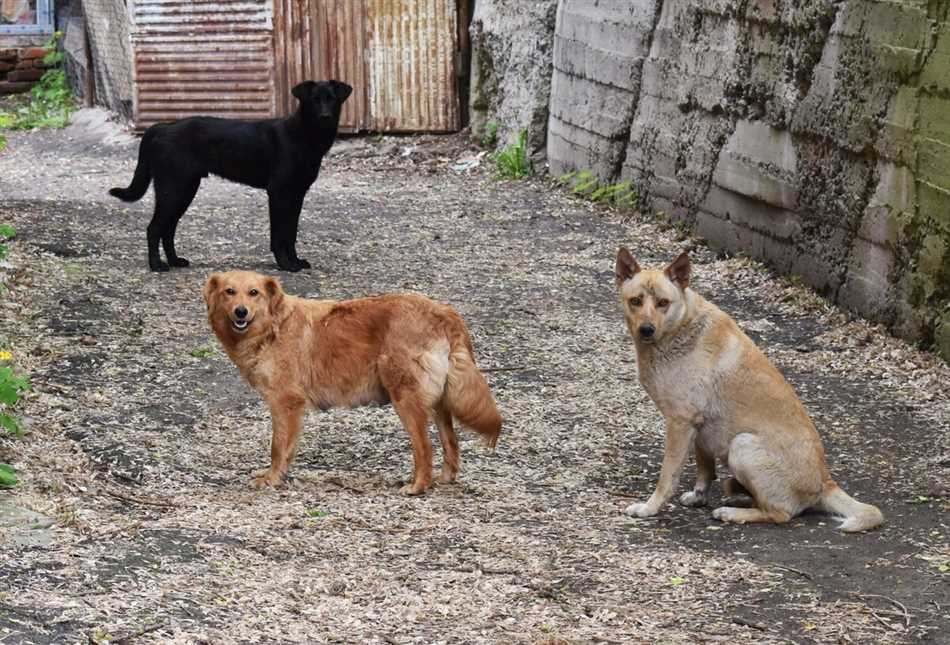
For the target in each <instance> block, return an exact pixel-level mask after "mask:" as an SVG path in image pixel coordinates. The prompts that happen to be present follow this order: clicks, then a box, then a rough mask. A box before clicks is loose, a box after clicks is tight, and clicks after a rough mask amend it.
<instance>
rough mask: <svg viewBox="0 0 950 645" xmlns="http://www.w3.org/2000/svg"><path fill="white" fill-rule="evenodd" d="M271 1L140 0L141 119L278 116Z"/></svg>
mask: <svg viewBox="0 0 950 645" xmlns="http://www.w3.org/2000/svg"><path fill="white" fill-rule="evenodd" d="M272 1H273V0H136V2H135V3H134V4H133V5H132V58H133V63H134V65H133V72H132V78H133V83H134V87H135V91H134V93H133V98H134V110H135V125H136V127H138V128H146V127H148V126H149V125H151V124H153V123H156V122H158V121H170V120H174V119H180V118H184V117H188V116H196V115H215V116H227V117H232V118H239V119H263V118H267V117H270V116H273V115H274V114H275V108H276V106H275V104H274V78H273V68H274V49H273V29H272V19H273V10H272Z"/></svg>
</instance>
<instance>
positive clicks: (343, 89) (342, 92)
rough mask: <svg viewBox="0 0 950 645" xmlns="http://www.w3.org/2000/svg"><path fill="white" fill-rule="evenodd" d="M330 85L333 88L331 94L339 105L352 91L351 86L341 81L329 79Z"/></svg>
mask: <svg viewBox="0 0 950 645" xmlns="http://www.w3.org/2000/svg"><path fill="white" fill-rule="evenodd" d="M330 86H331V87H332V88H333V94H334V95H335V96H336V100H337V102H338V103H339V104H340V105H343V101H345V100H346V99H348V98H349V97H350V94H352V93H353V88H352V87H350V86H349V85H347V84H346V83H344V82H342V81H330Z"/></svg>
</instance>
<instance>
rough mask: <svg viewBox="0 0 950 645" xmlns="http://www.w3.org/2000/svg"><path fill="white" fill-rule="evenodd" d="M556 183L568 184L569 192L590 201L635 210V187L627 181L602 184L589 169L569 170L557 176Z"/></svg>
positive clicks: (636, 195)
mask: <svg viewBox="0 0 950 645" xmlns="http://www.w3.org/2000/svg"><path fill="white" fill-rule="evenodd" d="M558 183H560V184H563V185H565V186H570V188H571V193H573V194H574V195H577V196H579V197H583V198H584V199H589V200H590V201H592V202H597V203H601V204H609V205H611V206H614V207H615V208H621V209H626V210H636V208H637V199H638V197H639V195H638V194H637V189H636V188H635V187H634V186H633V184H631V183H630V182H629V181H622V182H620V183H617V184H602V183H600V179H598V178H597V175H595V174H594V173H592V172H591V171H589V170H581V171H580V172H569V173H567V174H565V175H561V176H560V177H558Z"/></svg>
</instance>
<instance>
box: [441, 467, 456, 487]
mask: <svg viewBox="0 0 950 645" xmlns="http://www.w3.org/2000/svg"><path fill="white" fill-rule="evenodd" d="M456 477H458V473H457V472H452V471H450V470H445V469H442V470H441V471H439V476H438V477H436V479H435V481H436V483H439V484H454V483H455V478H456Z"/></svg>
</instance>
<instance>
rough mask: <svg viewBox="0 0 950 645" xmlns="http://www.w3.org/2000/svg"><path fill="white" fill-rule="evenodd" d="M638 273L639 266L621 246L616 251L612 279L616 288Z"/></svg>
mask: <svg viewBox="0 0 950 645" xmlns="http://www.w3.org/2000/svg"><path fill="white" fill-rule="evenodd" d="M638 273H640V265H639V264H637V261H636V260H634V259H633V255H632V254H631V253H630V250H629V249H628V248H627V247H625V246H621V247H620V250H619V251H617V264H616V265H614V277H616V279H617V288H618V289H619V288H620V285H622V284H623V283H624V282H626V281H627V280H629V279H630V278H632V277H633V276H635V275H636V274H638Z"/></svg>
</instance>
